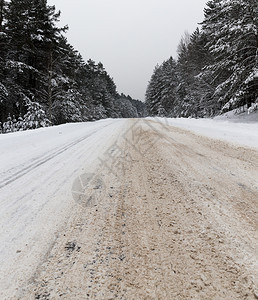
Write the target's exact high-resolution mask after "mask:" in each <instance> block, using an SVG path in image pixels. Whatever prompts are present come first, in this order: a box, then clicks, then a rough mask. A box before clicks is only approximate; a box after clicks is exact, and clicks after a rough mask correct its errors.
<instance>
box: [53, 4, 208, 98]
mask: <svg viewBox="0 0 258 300" xmlns="http://www.w3.org/2000/svg"><path fill="white" fill-rule="evenodd" d="M207 1H208V0H74V1H69V0H48V3H49V4H50V5H53V4H54V5H55V6H56V9H57V10H59V9H60V10H61V12H62V14H61V22H60V25H65V24H68V25H69V31H68V33H67V38H68V41H69V43H70V44H72V45H73V46H74V47H75V49H77V50H78V51H79V52H80V53H81V55H82V56H83V58H84V60H85V61H87V60H88V59H89V58H92V59H93V60H95V61H96V62H99V61H101V62H102V63H103V65H104V67H105V69H106V70H107V72H108V73H109V75H110V76H111V77H113V78H114V81H115V83H116V85H117V90H118V92H120V93H121V92H123V93H124V94H126V95H127V94H129V95H131V96H132V97H133V98H136V99H139V100H142V101H143V100H144V95H145V90H146V87H147V84H148V81H149V80H150V77H151V75H152V72H153V69H154V67H155V65H156V64H158V63H159V64H160V63H162V62H163V61H164V60H166V59H168V58H169V57H170V56H171V55H172V56H173V57H175V58H176V49H177V45H178V43H179V41H180V38H181V36H182V35H183V34H184V32H185V31H186V30H187V31H189V32H190V33H192V32H193V31H194V30H195V29H196V27H197V26H198V24H197V23H199V22H201V21H202V20H203V9H204V7H205V3H206V2H207Z"/></svg>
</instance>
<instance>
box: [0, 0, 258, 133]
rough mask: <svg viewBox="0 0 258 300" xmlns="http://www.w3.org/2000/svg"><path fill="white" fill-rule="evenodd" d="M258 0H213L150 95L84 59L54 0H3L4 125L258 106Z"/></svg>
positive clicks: (153, 81)
mask: <svg viewBox="0 0 258 300" xmlns="http://www.w3.org/2000/svg"><path fill="white" fill-rule="evenodd" d="M257 6H258V4H257V1H256V0H211V1H208V2H207V4H206V7H205V9H204V20H203V21H202V22H201V23H200V24H199V25H200V26H199V27H198V28H197V29H196V30H195V31H194V32H193V33H192V34H189V33H187V32H185V34H184V35H183V36H182V38H181V41H180V43H179V45H178V50H177V52H178V56H177V58H173V57H170V58H168V59H167V60H166V61H164V62H163V63H162V64H160V65H157V66H156V67H155V69H154V71H153V74H152V76H151V78H150V81H149V84H148V86H147V90H146V98H145V103H143V102H141V101H139V100H135V99H132V98H131V97H130V96H129V95H128V96H126V95H124V94H123V93H121V94H120V93H118V91H117V88H116V85H115V82H114V80H113V78H112V77H111V76H110V75H109V74H108V73H107V71H106V70H105V68H104V66H103V64H102V63H101V62H98V63H96V62H95V61H93V60H92V59H89V60H88V61H87V62H85V61H84V59H83V58H82V56H81V55H80V53H79V52H78V51H76V50H75V49H74V47H73V46H72V45H70V44H69V42H68V41H67V38H66V37H65V33H66V31H67V30H68V27H67V26H66V27H63V28H59V27H58V26H57V22H58V21H59V19H60V11H56V9H55V6H49V5H48V4H47V0H19V1H16V0H11V1H8V2H7V1H5V0H0V133H8V132H13V131H20V130H27V129H34V128H38V127H42V126H49V125H58V124H62V123H67V122H82V121H94V120H99V119H103V118H133V117H146V116H147V115H150V116H160V117H213V116H215V115H218V114H221V113H224V112H226V111H229V110H232V109H238V108H239V109H240V108H241V107H247V108H249V107H251V109H253V110H255V109H258V100H257V99H258V98H257V97H258V96H257V91H258V33H257V28H258V25H257V22H258V21H257V15H258V8H257Z"/></svg>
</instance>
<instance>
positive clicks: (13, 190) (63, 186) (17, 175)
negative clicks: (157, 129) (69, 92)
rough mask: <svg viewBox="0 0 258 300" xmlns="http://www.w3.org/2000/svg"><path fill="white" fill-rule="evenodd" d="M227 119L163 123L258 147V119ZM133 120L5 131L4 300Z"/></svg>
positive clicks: (1, 199) (0, 175) (0, 261)
mask: <svg viewBox="0 0 258 300" xmlns="http://www.w3.org/2000/svg"><path fill="white" fill-rule="evenodd" d="M257 115H258V114H256V116H257ZM253 116H254V115H253ZM225 118H226V117H224V119H223V118H222V119H219V118H217V119H213V120H212V119H198V120H197V119H167V120H165V119H162V122H168V124H169V125H172V126H178V127H181V128H185V129H188V130H192V131H194V132H195V133H198V134H201V135H206V136H209V137H213V138H217V139H222V140H226V141H230V142H234V143H237V144H239V145H244V146H249V147H255V148H258V122H254V121H252V122H246V123H243V122H242V123H241V122H232V121H231V119H229V120H228V121H227V120H225ZM159 120H160V119H159ZM128 124H130V122H128V121H127V120H126V119H122V120H120V119H116V120H112V119H108V120H101V121H97V122H88V123H74V124H64V125H60V126H54V127H49V128H41V129H37V130H32V131H25V132H16V133H11V134H5V135H0V265H1V268H0V298H1V299H5V298H6V299H7V298H8V299H9V298H11V296H12V295H14V293H15V290H16V289H18V288H19V287H21V286H23V284H24V283H25V282H26V281H27V280H28V279H29V278H30V277H31V276H33V274H34V273H35V271H36V267H37V265H38V264H39V263H40V262H42V261H43V260H44V255H46V253H47V251H48V250H49V249H50V247H51V244H53V243H54V241H55V238H56V234H57V233H60V229H61V227H60V226H61V225H62V224H64V221H65V220H66V219H67V218H68V217H69V211H71V209H72V208H73V206H74V205H75V202H74V201H73V199H72V196H71V190H72V185H73V182H74V180H75V179H76V178H78V176H80V175H82V174H84V173H91V172H94V171H95V170H96V167H97V166H98V164H99V162H100V161H99V159H98V158H101V157H102V155H103V154H104V153H105V151H106V150H107V149H108V148H109V147H111V146H112V145H114V144H115V143H116V141H117V140H118V139H119V137H120V136H121V134H122V133H123V132H124V131H125V130H128V129H129V128H128V126H129V125H128ZM164 128H165V127H164ZM7 295H8V296H7Z"/></svg>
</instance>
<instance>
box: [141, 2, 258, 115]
mask: <svg viewBox="0 0 258 300" xmlns="http://www.w3.org/2000/svg"><path fill="white" fill-rule="evenodd" d="M257 6H258V2H257V0H212V1H208V2H207V4H206V7H205V9H204V20H203V22H202V23H200V28H197V29H196V30H195V31H194V32H193V33H192V34H189V33H187V32H186V33H185V35H184V36H183V37H182V38H181V41H180V43H179V45H178V58H177V59H174V58H173V57H170V58H169V59H168V60H166V61H164V62H163V63H162V64H161V65H157V66H156V67H155V69H154V72H153V75H152V77H151V79H150V81H149V84H148V87H147V90H146V105H147V108H148V112H149V114H150V115H151V116H161V117H212V116H215V115H218V114H221V113H224V112H227V111H229V110H233V109H240V108H241V107H247V108H250V109H252V110H255V109H258V98H257V97H258V24H257V22H258V20H257V16H258V8H257Z"/></svg>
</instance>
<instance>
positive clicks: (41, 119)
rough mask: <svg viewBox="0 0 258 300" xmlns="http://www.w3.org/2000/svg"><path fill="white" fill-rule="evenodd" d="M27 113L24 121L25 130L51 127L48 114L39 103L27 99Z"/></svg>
mask: <svg viewBox="0 0 258 300" xmlns="http://www.w3.org/2000/svg"><path fill="white" fill-rule="evenodd" d="M26 106H27V113H26V114H25V115H24V119H23V130H28V129H36V128H39V127H47V126H50V125H51V123H50V121H49V120H48V118H47V116H46V113H45V111H44V109H43V107H42V105H40V104H39V103H38V102H35V101H31V100H29V99H27V103H26Z"/></svg>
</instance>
